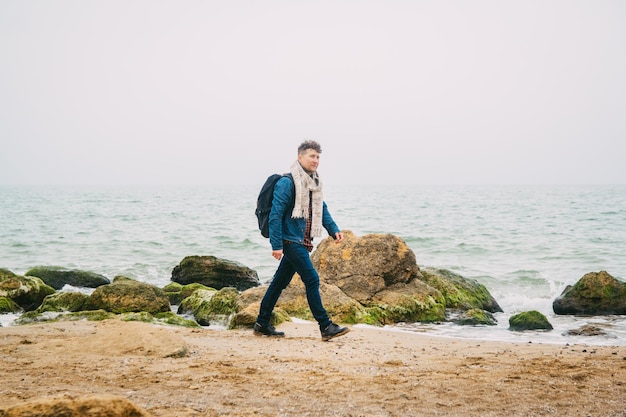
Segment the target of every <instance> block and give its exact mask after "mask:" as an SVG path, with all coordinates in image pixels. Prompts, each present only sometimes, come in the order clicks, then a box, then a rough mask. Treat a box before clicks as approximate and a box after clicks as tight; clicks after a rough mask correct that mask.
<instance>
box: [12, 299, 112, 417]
mask: <svg viewBox="0 0 626 417" xmlns="http://www.w3.org/2000/svg"><path fill="white" fill-rule="evenodd" d="M114 317H115V314H113V313H110V312H108V311H104V310H91V311H77V312H54V311H45V312H43V313H38V312H37V311H28V312H26V313H24V314H22V315H21V316H20V317H18V318H17V319H16V320H15V324H18V325H22V324H31V323H48V322H54V321H81V320H87V321H102V320H107V319H112V318H114ZM0 417H1V416H0Z"/></svg>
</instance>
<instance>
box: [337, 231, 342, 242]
mask: <svg viewBox="0 0 626 417" xmlns="http://www.w3.org/2000/svg"><path fill="white" fill-rule="evenodd" d="M341 242H343V233H341V232H337V233H335V243H341Z"/></svg>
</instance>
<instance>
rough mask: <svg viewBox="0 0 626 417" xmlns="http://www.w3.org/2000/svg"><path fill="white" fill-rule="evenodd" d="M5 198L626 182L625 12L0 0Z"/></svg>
mask: <svg viewBox="0 0 626 417" xmlns="http://www.w3.org/2000/svg"><path fill="white" fill-rule="evenodd" d="M0 60H1V61H0V148H1V149H0V185H21V184H114V185H118V184H119V185H126V184H128V185H134V184H212V183H224V182H226V183H233V184H254V185H259V186H260V184H261V183H262V181H263V179H264V178H265V177H266V176H267V175H269V174H271V173H272V172H283V171H286V170H287V169H288V167H289V165H290V164H291V162H292V161H293V160H294V159H295V156H296V149H297V146H298V145H299V143H300V142H301V141H302V140H304V139H307V138H309V139H315V140H318V141H319V142H320V143H321V144H322V148H323V153H322V160H321V165H320V168H319V171H320V174H321V175H322V178H324V179H325V180H326V181H331V180H332V181H333V182H334V183H340V184H368V183H377V184H387V183H391V182H394V183H401V184H402V183H406V184H537V183H540V184H543V183H546V184H589V183H592V184H596V183H620V184H624V183H626V162H625V159H626V2H624V1H622V0H617V1H605V0H593V1H592V0H588V1H577V0H559V1H550V0H538V1H526V0H524V1H505V0H494V1H489V0H485V1H468V0H450V1H439V0H437V1H435V0H432V1H419V0H407V1H394V0H384V1H383V0H380V1H366V0H355V1H340V0H334V1H295V0H286V1H271V0H270V1H267V0H265V1H226V0H224V1H208V0H206V1H187V0H177V1H162V0H145V1H143V0H141V1H140V0H120V1H115V0H107V1H97V0H93V1H84V0H76V1H66V0H41V1H33V0H2V1H0Z"/></svg>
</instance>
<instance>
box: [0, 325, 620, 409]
mask: <svg viewBox="0 0 626 417" xmlns="http://www.w3.org/2000/svg"><path fill="white" fill-rule="evenodd" d="M277 327H278V328H279V329H280V330H282V331H285V332H286V334H287V335H286V337H284V338H279V339H275V338H268V337H259V336H254V335H253V334H252V331H251V330H229V331H221V330H211V329H209V328H202V329H187V328H178V327H170V326H159V325H152V324H146V323H139V322H121V321H119V320H105V321H103V322H87V321H80V322H58V323H46V324H33V325H26V326H10V327H3V328H0V336H1V337H0V356H2V360H1V361H0V372H1V374H2V375H3V376H4V377H3V385H2V387H1V388H0V395H1V396H2V398H3V405H2V407H10V406H14V405H17V404H22V403H23V402H25V401H29V400H35V399H40V398H46V397H51V396H52V397H54V396H56V397H58V396H63V397H68V396H69V397H73V398H80V397H85V396H89V395H94V394H107V395H115V396H120V397H124V398H127V399H128V400H130V401H131V402H132V403H134V404H136V405H137V406H139V407H141V408H143V409H144V410H146V411H147V412H148V413H149V414H150V415H153V416H181V417H191V416H222V415H223V416H226V415H228V416H277V415H281V416H292V415H293V416H296V415H297V416H324V415H337V416H357V415H368V416H435V415H447V416H456V415H466V416H467V415H470V416H474V415H476V416H499V415H503V414H508V415H511V416H528V415H554V413H556V415H571V416H624V410H623V404H622V400H623V398H624V395H625V394H626V347H623V346H589V345H581V344H569V345H566V346H563V345H552V344H542V343H511V342H498V341H478V340H467V339H458V338H443V337H438V336H431V335H428V334H426V333H411V332H404V331H388V330H385V329H378V328H371V327H365V326H360V325H357V326H354V327H352V328H351V332H350V333H348V334H347V335H345V336H342V337H340V338H337V339H334V340H332V341H330V342H323V341H321V338H320V335H319V331H318V329H317V326H316V325H315V324H314V323H310V322H304V321H297V322H286V323H283V324H281V325H279V326H277ZM182 352H184V355H182ZM181 355H182V357H177V356H181ZM2 407H0V410H1V409H2Z"/></svg>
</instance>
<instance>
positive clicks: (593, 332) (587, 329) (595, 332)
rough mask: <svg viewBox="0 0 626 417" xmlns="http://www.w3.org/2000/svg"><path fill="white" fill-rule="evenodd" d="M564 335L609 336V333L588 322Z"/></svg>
mask: <svg viewBox="0 0 626 417" xmlns="http://www.w3.org/2000/svg"><path fill="white" fill-rule="evenodd" d="M563 336H609V334H608V333H607V332H605V331H604V330H602V329H601V328H599V327H596V326H592V325H591V324H586V325H584V326H582V327H580V328H578V329H570V330H568V331H566V332H564V333H563Z"/></svg>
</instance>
